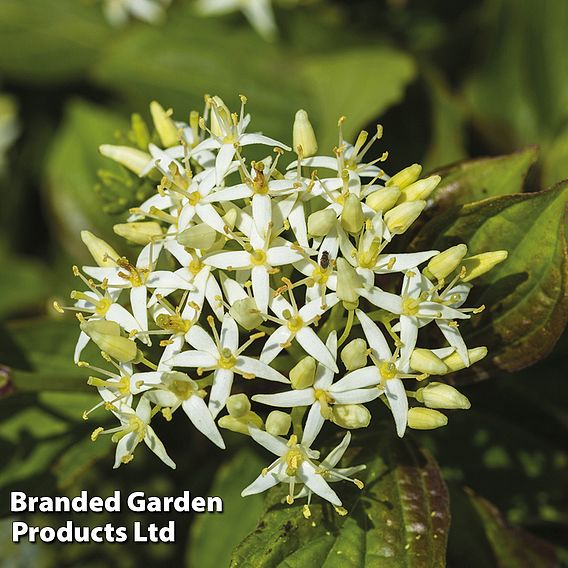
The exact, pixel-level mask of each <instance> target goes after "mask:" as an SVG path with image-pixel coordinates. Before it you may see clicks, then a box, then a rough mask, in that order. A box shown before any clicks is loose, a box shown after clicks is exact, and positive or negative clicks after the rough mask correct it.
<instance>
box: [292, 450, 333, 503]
mask: <svg viewBox="0 0 568 568" xmlns="http://www.w3.org/2000/svg"><path fill="white" fill-rule="evenodd" d="M298 473H299V474H300V479H301V481H302V482H303V483H305V484H306V485H307V486H308V487H309V488H310V489H311V490H312V491H313V492H314V493H316V494H317V495H319V496H320V497H322V498H323V499H325V500H326V501H329V502H330V503H332V504H333V505H335V506H336V507H341V499H340V498H339V497H338V496H337V493H336V492H335V491H334V490H333V489H332V488H331V487H330V486H329V485H328V484H327V482H326V481H325V479H324V478H323V477H322V476H321V475H320V474H319V473H316V470H315V468H314V466H313V465H312V464H311V463H310V462H307V461H304V462H302V464H301V465H300V469H299V471H298Z"/></svg>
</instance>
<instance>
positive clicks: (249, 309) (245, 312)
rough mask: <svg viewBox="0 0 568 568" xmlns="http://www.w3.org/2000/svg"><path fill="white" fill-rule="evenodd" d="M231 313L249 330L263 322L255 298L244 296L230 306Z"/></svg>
mask: <svg viewBox="0 0 568 568" xmlns="http://www.w3.org/2000/svg"><path fill="white" fill-rule="evenodd" d="M229 314H230V316H231V317H232V318H233V319H234V320H235V321H236V322H237V323H238V324H239V325H240V326H241V327H243V328H244V329H246V330H247V331H251V330H252V329H256V328H257V327H258V326H259V325H260V324H261V323H262V322H263V319H262V316H261V315H260V311H259V309H258V307H257V305H256V302H255V300H254V298H243V299H242V300H237V301H236V302H234V303H233V305H232V306H231V307H230V308H229Z"/></svg>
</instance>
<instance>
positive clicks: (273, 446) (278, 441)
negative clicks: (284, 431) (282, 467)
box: [249, 426, 289, 456]
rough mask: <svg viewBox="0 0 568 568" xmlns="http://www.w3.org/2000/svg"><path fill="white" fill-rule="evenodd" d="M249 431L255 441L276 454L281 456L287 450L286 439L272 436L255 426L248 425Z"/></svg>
mask: <svg viewBox="0 0 568 568" xmlns="http://www.w3.org/2000/svg"><path fill="white" fill-rule="evenodd" d="M249 432H250V435H251V437H252V438H253V440H254V441H255V442H257V443H259V444H260V445H261V446H262V447H263V448H266V449H267V450H268V451H269V452H272V453H273V454H275V455H277V456H283V455H284V454H285V453H287V452H288V450H289V448H288V445H287V444H286V441H285V440H284V439H283V438H280V437H279V436H273V435H272V434H269V433H268V432H265V431H264V430H260V429H259V428H257V427H256V426H249Z"/></svg>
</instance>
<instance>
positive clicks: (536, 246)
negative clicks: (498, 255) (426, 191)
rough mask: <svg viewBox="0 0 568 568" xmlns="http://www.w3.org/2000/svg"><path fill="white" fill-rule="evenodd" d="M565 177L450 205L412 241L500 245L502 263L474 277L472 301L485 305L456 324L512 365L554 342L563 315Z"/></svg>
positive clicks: (538, 355) (567, 292) (567, 296)
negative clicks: (504, 254)
mask: <svg viewBox="0 0 568 568" xmlns="http://www.w3.org/2000/svg"><path fill="white" fill-rule="evenodd" d="M567 200H568V182H563V183H561V184H558V185H557V186H555V187H553V188H552V189H550V190H547V191H542V192H539V193H526V194H517V195H505V196H502V197H495V198H491V199H486V200H483V201H480V202H477V203H472V204H469V205H463V206H461V207H454V208H453V209H451V210H449V211H448V212H447V213H446V214H444V215H442V216H439V217H437V218H435V219H433V220H432V221H431V222H430V223H428V224H427V225H426V226H425V227H424V228H423V229H422V231H421V232H420V233H419V235H418V237H417V238H416V239H415V241H414V245H415V246H416V248H418V249H420V248H424V247H428V248H435V249H438V250H443V249H445V248H447V247H448V246H451V245H454V244H456V243H458V242H465V243H466V244H467V245H468V247H469V253H470V254H478V253H481V252H485V251H493V250H500V249H505V250H507V251H508V252H509V257H508V258H507V260H506V261H505V262H502V263H501V264H499V265H498V266H497V267H496V268H494V269H493V270H491V271H490V272H489V273H487V274H486V275H484V276H483V277H481V278H479V279H478V280H476V281H475V283H476V284H477V287H476V288H474V294H472V296H471V297H470V299H471V301H472V302H473V303H474V302H479V304H483V305H485V307H486V309H485V310H484V312H483V313H482V314H480V315H477V316H474V317H472V319H471V320H469V321H468V322H466V323H464V324H463V326H462V329H463V331H464V333H465V335H466V337H467V341H468V343H469V344H470V345H487V346H488V348H489V353H490V355H489V357H490V358H491V359H490V360H491V361H492V362H493V363H494V364H495V365H496V366H497V367H500V368H502V369H505V370H508V371H513V370H517V369H522V368H524V367H527V366H529V365H532V364H533V363H535V362H536V361H538V360H540V359H542V358H543V357H545V356H546V355H547V354H548V353H549V352H550V351H551V349H552V348H553V347H554V345H555V343H556V341H557V340H558V338H559V337H560V334H561V333H562V331H563V330H564V328H565V327H566V321H567V319H568V286H567V280H568V278H567V274H566V272H567V251H566V238H565V210H566V203H567Z"/></svg>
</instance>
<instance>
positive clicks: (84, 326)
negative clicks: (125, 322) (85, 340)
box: [80, 319, 120, 337]
mask: <svg viewBox="0 0 568 568" xmlns="http://www.w3.org/2000/svg"><path fill="white" fill-rule="evenodd" d="M80 327H81V331H84V332H85V333H86V334H87V335H88V336H89V337H90V336H91V333H100V334H104V335H114V336H116V337H118V336H120V325H118V324H117V323H116V322H115V321H109V320H104V319H91V320H85V321H83V322H81V325H80Z"/></svg>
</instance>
